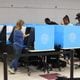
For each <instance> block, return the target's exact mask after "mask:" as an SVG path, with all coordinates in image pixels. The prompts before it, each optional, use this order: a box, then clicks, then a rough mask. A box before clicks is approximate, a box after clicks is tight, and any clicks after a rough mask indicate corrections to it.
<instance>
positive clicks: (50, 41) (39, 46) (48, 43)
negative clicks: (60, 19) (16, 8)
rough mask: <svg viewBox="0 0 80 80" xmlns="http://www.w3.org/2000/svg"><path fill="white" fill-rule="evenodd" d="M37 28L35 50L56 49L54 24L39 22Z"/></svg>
mask: <svg viewBox="0 0 80 80" xmlns="http://www.w3.org/2000/svg"><path fill="white" fill-rule="evenodd" d="M34 28H35V42H34V48H35V50H42V51H49V50H54V28H55V27H54V25H46V24H37V25H35V26H34Z"/></svg>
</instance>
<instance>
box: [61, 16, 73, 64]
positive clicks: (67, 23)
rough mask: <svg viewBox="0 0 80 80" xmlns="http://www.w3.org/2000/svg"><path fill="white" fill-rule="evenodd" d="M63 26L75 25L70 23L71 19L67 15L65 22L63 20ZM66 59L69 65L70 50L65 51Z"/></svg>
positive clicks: (64, 18)
mask: <svg viewBox="0 0 80 80" xmlns="http://www.w3.org/2000/svg"><path fill="white" fill-rule="evenodd" d="M61 24H62V25H66V26H73V24H71V23H70V19H69V16H68V15H65V16H64V17H63V20H62V23H61ZM63 55H64V59H65V60H66V62H67V63H69V59H70V50H64V53H63Z"/></svg>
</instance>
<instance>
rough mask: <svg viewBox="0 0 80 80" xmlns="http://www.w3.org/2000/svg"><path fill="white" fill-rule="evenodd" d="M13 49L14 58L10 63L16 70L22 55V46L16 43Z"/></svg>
mask: <svg viewBox="0 0 80 80" xmlns="http://www.w3.org/2000/svg"><path fill="white" fill-rule="evenodd" d="M13 50H14V58H13V60H12V62H11V64H10V68H14V70H15V71H16V70H17V67H18V61H19V58H20V57H21V53H22V48H21V47H19V46H17V45H15V44H14V45H13Z"/></svg>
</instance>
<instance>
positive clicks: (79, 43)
mask: <svg viewBox="0 0 80 80" xmlns="http://www.w3.org/2000/svg"><path fill="white" fill-rule="evenodd" d="M55 36H56V37H55V44H60V45H61V47H62V48H64V49H75V48H80V26H62V25H59V26H56V28H55Z"/></svg>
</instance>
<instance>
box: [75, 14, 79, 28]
mask: <svg viewBox="0 0 80 80" xmlns="http://www.w3.org/2000/svg"><path fill="white" fill-rule="evenodd" d="M75 19H76V20H78V22H77V23H76V24H75V25H76V26H80V13H78V14H76V18H75Z"/></svg>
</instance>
